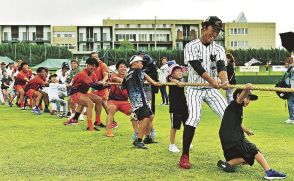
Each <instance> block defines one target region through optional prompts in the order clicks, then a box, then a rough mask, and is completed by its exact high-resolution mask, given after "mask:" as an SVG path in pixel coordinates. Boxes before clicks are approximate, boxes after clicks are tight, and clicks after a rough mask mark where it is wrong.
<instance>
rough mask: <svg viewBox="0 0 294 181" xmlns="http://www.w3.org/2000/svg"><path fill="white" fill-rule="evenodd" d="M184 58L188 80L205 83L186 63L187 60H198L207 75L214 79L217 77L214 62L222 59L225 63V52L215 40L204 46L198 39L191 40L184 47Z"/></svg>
mask: <svg viewBox="0 0 294 181" xmlns="http://www.w3.org/2000/svg"><path fill="white" fill-rule="evenodd" d="M184 60H185V64H188V73H189V77H188V81H189V82H194V83H207V81H206V80H204V79H203V78H202V77H201V76H200V75H199V74H198V73H197V72H196V71H195V70H194V69H193V67H192V66H191V65H190V64H189V63H188V62H189V61H192V60H200V61H201V64H202V67H203V68H204V69H205V71H206V72H207V73H208V75H209V76H210V77H212V78H213V79H215V80H217V79H218V77H217V68H216V62H217V61H224V64H225V65H227V62H226V53H225V50H224V48H223V47H222V46H220V45H218V44H217V43H215V42H212V43H211V44H209V45H208V46H205V45H203V44H202V43H201V41H200V39H196V40H193V41H191V42H189V43H187V44H186V46H185V49H184ZM196 88H197V87H196ZM198 88H199V87H198Z"/></svg>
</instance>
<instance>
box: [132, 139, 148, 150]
mask: <svg viewBox="0 0 294 181" xmlns="http://www.w3.org/2000/svg"><path fill="white" fill-rule="evenodd" d="M133 145H134V146H135V147H136V148H141V149H148V148H147V147H146V146H145V144H144V143H142V142H138V141H137V140H135V141H134V142H133Z"/></svg>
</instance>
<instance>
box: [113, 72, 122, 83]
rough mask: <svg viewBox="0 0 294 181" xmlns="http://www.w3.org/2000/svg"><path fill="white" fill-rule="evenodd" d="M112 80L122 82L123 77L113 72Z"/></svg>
mask: <svg viewBox="0 0 294 181" xmlns="http://www.w3.org/2000/svg"><path fill="white" fill-rule="evenodd" d="M111 81H112V82H117V83H122V81H123V78H120V77H119V76H117V75H116V74H115V73H112V76H111Z"/></svg>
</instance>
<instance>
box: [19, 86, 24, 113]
mask: <svg viewBox="0 0 294 181" xmlns="http://www.w3.org/2000/svg"><path fill="white" fill-rule="evenodd" d="M18 103H19V104H20V107H21V108H24V90H23V89H20V90H19V100H18Z"/></svg>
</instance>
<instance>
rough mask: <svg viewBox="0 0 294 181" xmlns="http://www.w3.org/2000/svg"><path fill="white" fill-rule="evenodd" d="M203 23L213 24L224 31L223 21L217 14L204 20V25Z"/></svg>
mask: <svg viewBox="0 0 294 181" xmlns="http://www.w3.org/2000/svg"><path fill="white" fill-rule="evenodd" d="M203 25H211V26H212V27H213V28H215V29H217V30H221V31H223V32H224V29H223V22H222V20H221V19H219V18H218V17H217V16H208V18H206V19H205V20H204V21H203V22H202V26H203Z"/></svg>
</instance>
